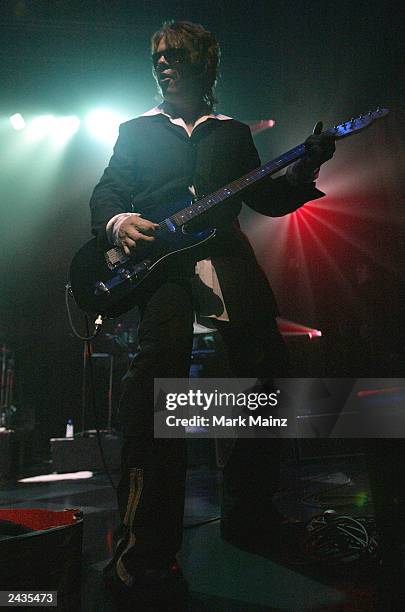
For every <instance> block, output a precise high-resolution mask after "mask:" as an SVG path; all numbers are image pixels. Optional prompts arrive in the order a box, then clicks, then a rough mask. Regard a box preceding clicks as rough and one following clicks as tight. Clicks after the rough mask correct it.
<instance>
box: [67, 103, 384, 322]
mask: <svg viewBox="0 0 405 612" xmlns="http://www.w3.org/2000/svg"><path fill="white" fill-rule="evenodd" d="M388 112H389V110H388V109H386V108H380V107H378V108H377V109H376V110H374V111H370V112H368V113H366V114H364V115H360V116H359V117H356V118H353V119H350V121H347V122H345V123H341V124H340V125H336V126H335V127H334V128H332V129H331V130H329V131H330V132H332V133H333V134H334V136H335V139H336V140H339V139H341V138H345V137H346V136H350V135H351V134H355V133H357V132H359V131H361V130H363V129H364V128H366V127H367V126H369V125H370V124H371V123H373V122H374V121H375V120H376V119H379V118H380V117H384V116H385V115H387V114H388ZM304 153H305V144H304V143H302V144H300V145H298V146H297V147H294V148H293V149H290V150H289V151H287V152H286V153H284V154H283V155H280V156H279V157H277V158H276V159H273V160H272V161H269V162H267V163H266V164H264V165H263V166H259V167H258V168H255V169H254V170H252V171H251V172H249V173H248V174H245V175H244V176H242V177H241V178H239V179H237V180H235V181H233V182H232V183H229V184H228V185H225V187H222V188H221V189H218V190H217V191H215V192H214V193H211V194H210V195H208V196H205V197H203V198H201V199H197V200H195V199H193V197H192V196H191V194H190V198H189V199H187V200H186V201H184V200H183V201H181V202H177V203H174V204H168V203H164V205H162V206H161V207H160V209H159V210H157V211H156V213H155V215H154V218H152V217H151V218H150V221H154V222H155V223H158V224H159V226H158V228H156V230H155V231H154V234H153V235H154V237H155V240H154V241H153V242H151V243H149V242H148V243H147V244H145V245H144V244H142V246H140V247H138V246H137V247H136V248H135V249H134V250H133V252H132V253H131V255H130V256H127V255H126V254H125V253H124V251H123V250H122V249H121V248H119V247H112V248H110V249H108V250H107V251H104V252H102V251H101V250H100V249H99V247H98V246H97V240H96V239H95V238H94V239H93V240H90V241H89V242H86V244H85V245H84V246H82V248H81V249H80V250H79V251H78V252H77V253H76V255H75V256H74V257H73V260H72V263H71V265H70V271H69V284H68V286H69V289H70V292H71V294H72V295H73V297H74V299H75V301H76V303H77V305H78V306H79V308H81V309H82V310H84V311H85V312H87V313H91V314H100V315H102V316H103V317H117V316H119V315H121V314H123V313H125V312H127V311H128V310H130V309H131V308H132V307H133V306H135V305H136V304H137V301H138V299H139V296H140V293H141V291H142V282H143V281H144V279H145V278H146V277H147V276H149V275H150V274H152V273H153V272H154V270H156V269H157V268H158V267H159V265H160V264H161V263H162V262H163V261H165V260H166V259H167V258H168V257H171V256H173V255H178V254H180V253H182V252H184V251H189V250H190V249H196V248H197V247H199V246H201V245H203V244H204V243H206V242H207V241H209V240H211V238H213V236H214V235H215V233H216V230H215V228H210V229H206V230H203V231H195V230H194V231H193V230H192V227H190V222H191V221H193V220H194V219H197V217H199V216H200V215H203V214H204V213H206V212H207V211H209V210H210V209H213V208H214V207H217V206H220V205H222V204H223V203H224V202H226V201H227V200H230V199H231V198H233V197H235V196H236V195H243V191H244V190H246V189H247V188H248V187H249V186H250V185H252V184H254V183H256V182H258V181H261V180H262V179H264V178H265V177H267V176H270V175H272V174H274V173H275V172H278V171H279V170H282V169H283V168H286V167H287V166H289V165H290V164H291V163H292V162H294V161H296V160H298V159H300V158H301V157H303V155H304Z"/></svg>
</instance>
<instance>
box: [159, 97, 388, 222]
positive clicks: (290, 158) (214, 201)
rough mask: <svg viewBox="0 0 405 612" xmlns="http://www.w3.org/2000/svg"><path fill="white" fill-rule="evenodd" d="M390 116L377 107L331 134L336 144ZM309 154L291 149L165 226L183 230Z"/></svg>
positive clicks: (223, 188)
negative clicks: (223, 203) (209, 211)
mask: <svg viewBox="0 0 405 612" xmlns="http://www.w3.org/2000/svg"><path fill="white" fill-rule="evenodd" d="M388 113H389V109H388V108H380V107H377V108H376V109H375V110H374V111H369V112H368V113H366V114H361V115H360V116H359V117H353V118H352V119H350V120H349V121H346V122H345V123H341V124H339V125H335V126H334V127H333V128H332V129H331V130H328V131H330V132H331V133H332V134H333V135H334V137H335V140H338V139H340V138H346V136H350V135H351V134H355V133H357V132H360V131H361V130H363V129H365V128H366V127H368V126H369V125H371V124H372V123H373V122H374V121H375V120H376V119H380V118H381V117H385V116H386V115H387V114H388ZM304 153H305V144H304V143H302V144H300V145H298V146H297V147H294V148H293V149H290V150H289V151H287V152H286V153H284V154H283V155H280V157H276V159H273V160H272V161H269V162H267V164H264V165H263V166H259V168H255V169H254V170H252V171H251V172H249V174H245V175H244V176H242V177H241V178H239V179H237V180H236V181H233V182H232V183H229V184H228V185H225V187H221V189H218V191H215V192H214V193H212V194H211V195H209V196H206V197H204V198H202V199H201V200H197V201H196V202H193V204H191V205H190V206H187V208H183V210H180V211H179V212H177V213H176V214H174V215H173V216H172V217H169V218H168V219H166V220H165V221H164V222H162V225H163V224H165V225H169V226H170V225H172V226H173V225H175V226H182V225H184V224H185V223H188V222H189V221H191V219H194V218H195V217H197V216H198V215H201V214H203V213H205V212H206V211H207V210H209V209H210V208H212V207H213V206H217V205H218V204H220V203H221V202H224V201H225V200H228V199H229V198H232V197H234V196H236V195H238V194H241V193H243V191H244V190H246V189H247V188H248V187H250V185H254V183H257V182H258V181H261V180H262V179H264V178H265V177H266V176H270V175H271V174H274V173H275V172H278V171H279V170H282V169H283V168H286V167H287V166H289V165H290V164H292V163H293V162H294V161H296V160H297V159H299V158H300V157H302V156H303V155H304Z"/></svg>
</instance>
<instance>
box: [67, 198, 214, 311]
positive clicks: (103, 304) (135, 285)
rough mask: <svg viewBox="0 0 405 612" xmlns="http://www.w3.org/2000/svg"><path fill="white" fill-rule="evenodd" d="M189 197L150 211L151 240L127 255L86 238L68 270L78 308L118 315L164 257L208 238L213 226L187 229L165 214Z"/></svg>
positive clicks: (131, 303) (135, 298)
mask: <svg viewBox="0 0 405 612" xmlns="http://www.w3.org/2000/svg"><path fill="white" fill-rule="evenodd" d="M191 201H192V200H191V198H190V199H189V200H187V202H185V201H184V200H183V201H181V202H178V203H177V204H175V205H173V206H169V207H168V206H165V207H164V212H163V208H162V211H161V212H159V211H158V212H157V213H155V215H150V220H151V221H154V222H155V223H159V228H158V229H157V230H156V231H155V233H154V236H155V240H154V241H153V242H152V243H151V242H148V243H145V244H144V245H142V246H140V247H138V246H137V247H136V248H135V249H134V252H133V254H132V256H131V257H127V256H126V255H125V254H124V252H123V251H122V250H121V249H120V248H118V247H111V249H110V250H108V251H105V252H103V251H101V250H100V248H99V246H98V243H97V240H96V238H94V239H93V240H90V241H89V242H86V244H84V245H83V246H82V248H81V249H80V250H79V251H78V252H77V253H76V255H75V256H74V258H73V260H72V263H71V265H70V271H69V281H70V286H71V292H72V294H73V297H74V298H75V301H76V303H77V305H78V306H79V308H81V309H82V310H84V311H85V312H88V313H90V314H101V315H103V316H104V317H118V316H120V315H121V314H123V313H125V312H127V311H128V310H130V309H131V308H133V307H134V306H135V305H136V304H137V303H138V300H139V297H140V295H141V292H142V287H140V285H141V284H142V282H143V281H144V280H145V278H146V277H147V276H149V275H150V274H153V272H154V270H156V269H157V268H158V267H160V264H161V263H162V262H163V261H164V260H166V259H167V258H169V257H171V256H174V255H176V254H179V253H182V252H184V251H187V250H190V249H196V248H197V247H198V246H200V245H202V244H203V243H205V242H207V241H208V240H210V239H211V238H212V237H213V236H214V235H215V229H207V230H203V231H191V230H190V231H187V230H188V228H187V225H181V226H177V225H175V224H174V223H172V222H171V220H170V217H167V213H168V212H172V211H173V212H177V211H179V210H182V209H183V208H184V206H185V205H186V204H189V203H190V202H191ZM152 217H153V218H152ZM162 219H163V221H162Z"/></svg>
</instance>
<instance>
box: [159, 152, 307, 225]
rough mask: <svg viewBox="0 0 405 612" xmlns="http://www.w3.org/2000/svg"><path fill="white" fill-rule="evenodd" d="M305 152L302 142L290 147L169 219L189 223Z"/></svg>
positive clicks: (179, 223)
mask: <svg viewBox="0 0 405 612" xmlns="http://www.w3.org/2000/svg"><path fill="white" fill-rule="evenodd" d="M304 152H305V145H304V143H302V144H300V145H298V146H297V147H294V148H293V149H290V150H289V151H287V152H286V153H284V154H283V155H280V157H276V158H275V159H273V160H271V161H269V162H267V163H266V164H264V165H263V166H259V167H258V168H255V169H254V170H252V171H251V172H249V173H248V174H245V175H244V176H241V177H240V178H238V179H237V180H236V181H232V183H228V185H225V187H221V189H218V191H215V192H214V193H211V194H210V195H209V196H205V197H204V198H202V199H201V200H197V201H196V202H194V203H193V204H191V205H190V206H187V207H186V208H183V210H179V211H178V212H177V213H175V214H174V215H172V216H171V217H170V219H169V221H171V222H172V223H173V224H174V225H176V226H178V227H179V226H182V225H184V224H185V223H188V222H189V221H191V220H192V219H194V218H195V217H197V216H199V215H201V214H203V213H205V212H207V211H208V210H210V209H211V208H213V207H214V206H217V205H218V204H221V203H222V202H224V201H225V200H228V199H230V198H232V197H234V196H236V195H238V194H242V193H243V191H245V190H246V189H247V188H248V187H250V186H251V185H253V184H255V183H257V182H259V181H261V180H262V179H264V178H265V177H267V176H271V175H272V174H274V173H275V172H278V171H279V170H283V168H286V167H287V166H289V165H290V164H291V163H293V162H294V161H296V160H297V159H299V158H300V157H302V156H303V155H304Z"/></svg>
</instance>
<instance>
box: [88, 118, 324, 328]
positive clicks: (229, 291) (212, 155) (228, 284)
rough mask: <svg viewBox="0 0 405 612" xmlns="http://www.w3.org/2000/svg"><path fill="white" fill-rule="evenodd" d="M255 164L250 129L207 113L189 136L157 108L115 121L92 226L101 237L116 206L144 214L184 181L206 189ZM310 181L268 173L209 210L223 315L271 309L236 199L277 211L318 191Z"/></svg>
mask: <svg viewBox="0 0 405 612" xmlns="http://www.w3.org/2000/svg"><path fill="white" fill-rule="evenodd" d="M259 165H260V159H259V155H258V153H257V150H256V147H255V146H254V143H253V139H252V136H251V132H250V129H249V127H248V126H247V125H245V124H243V123H240V122H239V121H236V120H233V119H231V120H218V119H208V120H207V121H205V122H203V123H201V124H199V125H198V126H197V127H196V128H195V129H194V130H193V132H192V135H191V137H189V136H188V134H187V133H186V131H185V130H184V129H183V128H182V127H180V126H177V125H174V124H173V123H171V122H170V121H169V119H168V118H167V117H166V116H164V115H162V114H158V115H152V116H142V117H138V118H137V119H133V120H131V121H128V122H127V123H124V124H122V125H121V126H120V133H119V137H118V140H117V142H116V145H115V147H114V153H113V156H112V157H111V159H110V162H109V165H108V167H107V168H106V169H105V171H104V174H103V176H102V178H101V180H100V182H99V183H98V185H97V186H96V187H95V189H94V192H93V195H92V197H91V200H90V207H91V213H92V230H93V233H94V234H95V235H97V237H98V239H99V240H100V242H101V243H106V233H105V227H106V224H107V222H108V221H109V219H111V217H113V216H114V215H116V214H118V213H121V212H130V211H133V212H139V213H141V214H142V216H143V217H144V218H145V219H147V218H148V214H149V216H150V215H151V213H152V212H153V210H154V209H155V207H157V206H158V205H161V203H162V202H173V201H176V200H181V199H182V198H183V197H184V196H185V195H186V194H187V193H189V191H188V187H189V186H190V185H194V186H195V187H196V189H197V193H198V194H200V195H208V194H209V193H211V192H213V191H215V190H217V189H219V188H220V187H222V186H223V185H225V184H227V183H229V182H231V181H233V180H235V179H237V178H239V177H240V176H242V175H243V174H246V173H247V172H250V171H251V170H253V169H254V168H256V167H257V166H259ZM323 195H324V194H323V193H322V192H321V191H319V190H317V189H316V188H315V186H314V184H313V183H311V184H309V185H308V184H307V185H303V186H299V187H297V186H293V185H291V184H290V182H289V181H288V180H287V178H286V177H285V176H281V177H278V178H276V179H270V178H267V179H265V180H264V181H262V182H261V183H260V184H258V185H257V184H256V185H253V186H251V187H250V188H249V190H248V191H246V192H244V194H243V198H235V199H234V200H233V201H232V202H227V203H224V205H223V206H222V207H221V208H220V209H218V211H215V212H211V213H210V219H209V221H210V224H212V225H214V226H215V227H217V228H218V232H217V237H216V238H215V239H214V240H212V241H210V242H209V243H207V252H206V253H205V255H206V256H210V257H211V258H212V261H213V264H214V267H215V269H216V272H217V274H218V278H219V282H220V284H221V288H222V291H223V294H224V299H225V302H226V306H227V310H228V313H229V315H230V319H231V320H232V321H235V322H243V321H245V320H246V317H249V316H254V317H256V318H258V317H262V316H263V317H266V316H269V315H270V316H272V315H275V314H276V313H277V307H276V303H275V300H274V297H273V294H272V291H271V289H270V286H269V284H268V281H267V279H266V276H265V274H264V272H263V271H262V269H261V268H260V267H259V265H258V263H257V261H256V258H255V255H254V253H253V250H252V248H251V246H250V244H249V241H248V240H247V238H246V236H245V235H244V234H243V233H242V232H241V230H240V228H239V224H238V221H237V216H238V214H239V212H240V209H241V206H242V201H243V202H245V203H246V204H247V205H248V206H250V207H251V208H252V209H253V210H255V211H257V212H259V213H262V214H265V215H267V216H280V215H285V214H287V213H290V212H292V211H294V210H296V209H297V208H298V207H299V206H301V205H302V204H304V203H305V202H308V201H309V200H314V199H317V198H320V197H322V196H323Z"/></svg>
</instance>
